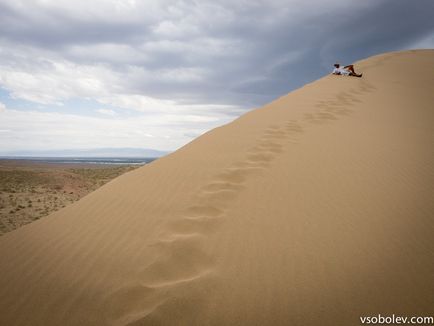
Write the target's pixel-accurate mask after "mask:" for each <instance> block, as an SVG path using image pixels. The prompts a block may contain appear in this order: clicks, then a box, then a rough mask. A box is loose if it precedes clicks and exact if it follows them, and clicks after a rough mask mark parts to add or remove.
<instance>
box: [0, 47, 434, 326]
mask: <svg viewBox="0 0 434 326" xmlns="http://www.w3.org/2000/svg"><path fill="white" fill-rule="evenodd" d="M433 66H434V51H431V50H420V51H407V52H396V53H388V54H384V55H380V56H375V57H372V58H369V59H366V60H363V61H360V62H357V63H356V67H357V69H358V70H360V71H362V72H363V73H364V77H363V78H361V79H359V78H351V77H340V76H331V75H329V76H326V77H324V78H322V79H320V80H318V81H316V82H314V83H311V84H308V85H306V86H304V87H303V88H301V89H298V90H296V91H294V92H292V93H290V94H288V95H286V96H284V97H282V98H279V99H278V100H276V101H275V102H273V103H271V104H269V105H266V106H265V107H263V108H261V109H257V110H254V111H251V112H249V113H247V114H245V115H243V116H242V117H240V118H239V119H237V120H236V121H234V122H233V123H230V124H228V125H226V126H223V127H220V128H217V129H214V130H212V131H210V132H208V133H207V134H205V135H203V136H202V137H199V138H198V139H196V140H195V141H193V142H192V143H190V144H188V145H187V146H185V147H183V148H181V149H180V150H178V151H177V152H175V153H173V154H171V155H168V156H166V157H164V158H162V159H159V160H158V161H155V162H153V163H151V164H149V165H147V166H145V167H143V168H140V169H137V170H135V171H132V172H129V173H127V174H125V175H123V176H121V177H119V178H117V179H115V180H113V181H112V182H110V183H108V184H107V185H105V186H103V187H102V188H100V189H99V190H97V191H95V192H93V193H91V194H90V195H88V196H86V197H84V198H83V199H82V200H80V201H79V202H77V203H75V204H73V205H71V206H69V207H66V208H65V209H62V210H60V211H59V212H56V213H54V214H52V215H50V216H48V217H47V218H44V219H41V220H39V221H37V222H35V223H32V224H29V225H27V226H24V227H23V228H21V229H18V230H16V231H13V232H11V233H8V234H6V235H4V236H3V237H1V238H0V275H1V277H0V324H1V325H44V326H46V325H303V326H306V325H359V324H360V322H359V316H369V315H376V314H378V313H381V314H393V313H394V314H397V315H403V316H405V315H408V316H414V315H422V316H425V315H430V314H431V315H432V314H433V303H434V301H433V293H434V242H433V240H432V234H433V230H434V220H433V212H434V201H433V198H432V196H433V194H434V189H433V187H434V177H433V172H434V153H433V148H434V146H433V145H434V144H433V140H434V137H433V136H434V111H433V105H434V91H433V85H434V75H433V72H432V67H433Z"/></svg>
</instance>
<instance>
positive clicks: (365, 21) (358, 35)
mask: <svg viewBox="0 0 434 326" xmlns="http://www.w3.org/2000/svg"><path fill="white" fill-rule="evenodd" d="M89 2H91V1H89ZM7 3H8V2H6V3H3V4H0V39H1V40H3V41H4V42H8V44H9V45H14V44H15V45H20V44H26V45H31V46H33V47H35V48H39V49H43V50H44V51H52V53H53V56H55V57H56V58H62V59H65V60H69V61H71V62H74V63H76V64H78V65H80V64H87V65H89V64H104V65H105V66H108V67H110V69H112V70H113V71H114V72H116V73H118V74H121V75H122V74H125V78H124V79H123V81H122V85H120V86H119V88H122V90H123V92H124V93H127V94H128V93H131V94H143V95H146V96H151V97H155V98H159V99H170V100H175V101H177V102H178V103H194V104H231V105H238V106H240V107H243V108H251V107H257V106H260V105H262V104H264V103H266V102H268V101H270V100H272V99H274V98H276V97H277V96H280V95H282V94H285V93H287V92H289V91H290V90H292V89H294V88H296V87H299V86H301V85H303V84H305V83H306V82H309V81H311V80H314V79H316V78H318V77H320V76H322V75H324V74H326V73H327V72H328V71H329V70H330V65H331V64H332V63H334V62H335V61H336V60H339V61H341V62H343V63H349V62H353V61H355V60H358V59H361V58H364V57H367V56H370V55H373V54H377V53H381V52H386V51H392V50H399V49H405V48H408V47H411V45H412V44H414V43H416V42H417V41H418V40H420V39H422V38H424V37H427V36H429V35H430V34H432V33H434V23H433V19H432V13H433V12H434V1H432V0H379V1H372V0H367V1H363V2H362V1H355V0H354V1H346V2H345V1H332V0H329V1H313V2H310V3H307V2H306V1H305V2H302V1H297V2H294V1H270V2H267V1H264V2H262V1H250V2H241V4H231V3H230V2H229V1H217V2H215V3H214V2H207V1H203V2H200V3H197V2H190V1H180V2H171V1H164V2H163V5H161V6H160V8H159V9H157V10H153V11H151V12H149V10H148V7H147V6H146V5H142V6H139V7H138V8H137V9H136V10H134V12H133V13H134V15H132V16H129V14H128V12H127V14H125V15H124V16H122V15H121V16H119V15H118V16H116V15H115V16H114V18H113V19H110V13H109V14H108V16H107V17H105V16H104V15H99V16H98V17H94V16H92V15H87V16H85V15H82V11H77V12H70V11H68V10H61V8H60V9H59V7H56V9H55V10H54V9H51V8H48V7H41V6H38V5H33V7H29V8H27V7H26V6H14V5H11V4H12V3H13V2H10V3H9V5H8V4H7ZM32 3H33V4H34V2H32ZM344 3H345V4H344ZM361 3H362V4H361ZM102 10H103V9H102ZM130 14H131V13H130ZM5 44H6V43H5ZM104 44H112V45H113V44H114V45H115V46H116V45H118V46H120V45H124V46H126V47H128V50H125V49H124V48H122V49H121V50H119V51H118V52H116V51H113V52H111V50H104V49H105V48H104V47H102V48H99V47H98V46H100V45H104ZM0 46H1V44H0ZM91 46H95V47H96V48H95V50H94V51H86V48H89V47H91ZM131 66H133V67H135V68H136V72H135V73H134V74H131ZM190 74H191V75H192V76H191V78H190V77H189V75H190ZM196 75H197V76H196ZM237 113H238V112H237Z"/></svg>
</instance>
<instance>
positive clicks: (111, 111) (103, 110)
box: [97, 109, 116, 117]
mask: <svg viewBox="0 0 434 326" xmlns="http://www.w3.org/2000/svg"><path fill="white" fill-rule="evenodd" d="M97 112H98V113H101V114H105V115H109V116H112V117H114V116H116V112H115V111H113V110H110V109H98V110H97Z"/></svg>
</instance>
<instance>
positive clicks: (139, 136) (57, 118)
mask: <svg viewBox="0 0 434 326" xmlns="http://www.w3.org/2000/svg"><path fill="white" fill-rule="evenodd" d="M229 121H230V119H229V118H228V117H226V118H223V117H222V118H220V119H216V118H211V117H209V118H206V117H203V116H195V115H184V116H179V115H163V116H160V115H151V116H147V115H143V116H138V117H131V118H125V117H124V118H122V117H117V118H116V119H106V118H98V117H85V116H79V115H74V114H61V113H47V112H36V111H18V110H10V109H8V110H7V111H5V112H3V113H2V118H1V119H0V130H1V132H2V137H0V154H1V152H7V151H13V150H28V149H35V150H36V149H39V150H46V149H65V148H71V149H73V148H98V147H140V148H156V149H160V150H174V149H176V148H178V147H180V146H182V145H184V144H185V143H187V142H189V141H191V139H192V137H191V134H189V133H194V134H201V133H203V132H205V131H206V130H209V129H210V128H214V127H216V126H218V125H221V124H223V123H226V122H229Z"/></svg>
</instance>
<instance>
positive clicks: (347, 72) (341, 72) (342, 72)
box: [332, 63, 362, 77]
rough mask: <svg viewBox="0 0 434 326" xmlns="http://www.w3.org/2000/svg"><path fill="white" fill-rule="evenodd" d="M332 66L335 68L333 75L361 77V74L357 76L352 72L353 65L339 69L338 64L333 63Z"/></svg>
mask: <svg viewBox="0 0 434 326" xmlns="http://www.w3.org/2000/svg"><path fill="white" fill-rule="evenodd" d="M334 66H335V69H333V72H332V74H333V75H343V76H354V77H362V74H357V73H356V72H355V71H354V66H353V65H349V66H345V67H341V66H340V64H339V63H335V64H334Z"/></svg>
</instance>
